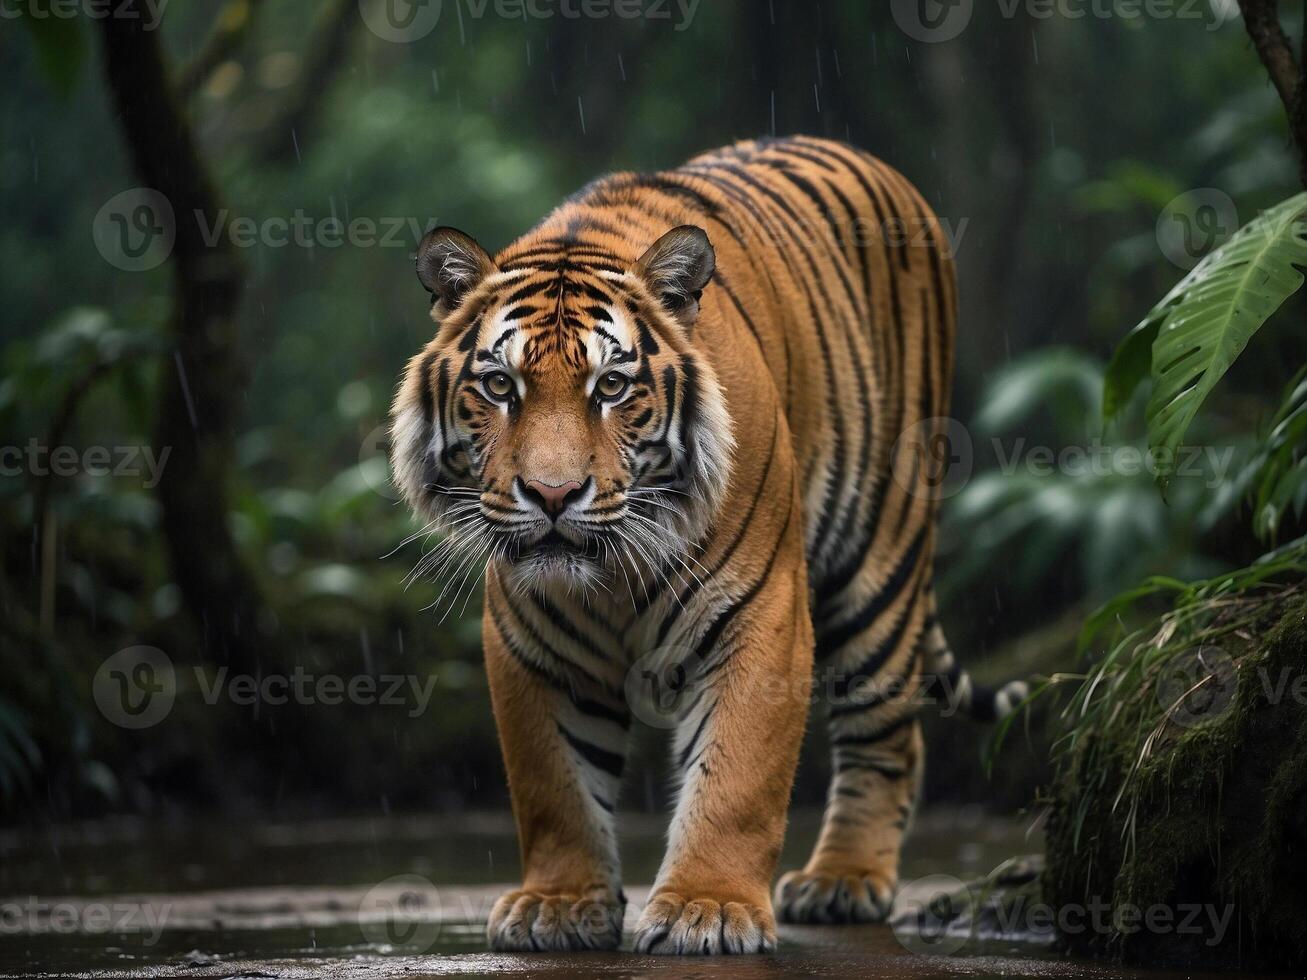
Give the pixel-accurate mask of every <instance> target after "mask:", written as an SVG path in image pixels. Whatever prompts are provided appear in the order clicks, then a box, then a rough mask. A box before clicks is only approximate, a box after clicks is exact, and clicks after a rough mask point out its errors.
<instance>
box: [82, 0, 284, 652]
mask: <svg viewBox="0 0 1307 980" xmlns="http://www.w3.org/2000/svg"><path fill="white" fill-rule="evenodd" d="M124 6H126V7H137V6H138V4H137V3H135V2H134V0H129V2H128V3H126V4H125V5H124ZM138 13H139V14H141V16H137V17H131V16H115V17H106V18H103V19H101V21H100V26H101V31H102V33H101V39H102V46H103V52H104V67H105V72H106V74H107V77H108V80H109V86H110V88H111V90H112V92H113V96H114V100H115V103H116V105H117V109H118V118H119V123H120V125H121V127H122V131H123V134H124V137H125V138H126V141H127V144H128V148H129V150H130V152H131V155H132V160H133V163H134V166H135V169H136V173H137V175H138V177H139V178H140V180H141V181H142V183H143V184H145V185H146V186H148V187H150V188H152V189H154V190H155V191H157V192H159V193H160V194H162V195H163V196H164V197H165V198H166V199H167V200H168V201H169V203H170V204H171V205H172V210H173V214H174V216H175V223H176V241H175V244H174V246H173V250H172V254H171V257H170V258H171V263H172V271H173V309H172V315H171V319H170V323H169V330H170V339H171V342H172V350H171V352H170V353H169V354H165V356H164V359H163V362H162V365H161V367H162V371H163V375H162V378H161V382H162V383H161V385H160V393H159V405H158V420H157V429H156V438H157V440H158V444H159V450H160V451H162V449H163V448H164V447H167V448H168V449H169V451H170V455H169V457H168V460H167V465H166V466H165V467H164V470H163V474H162V478H161V479H160V481H159V484H158V489H157V492H158V495H159V503H160V505H161V507H162V512H163V531H164V535H165V538H166V541H167V547H168V552H169V556H170V559H171V563H172V569H173V575H174V577H175V579H176V581H177V584H178V586H179V588H180V589H181V593H182V597H183V599H184V601H185V603H186V606H187V608H188V609H189V610H190V612H191V613H192V614H193V615H194V617H195V619H196V621H197V622H198V624H199V627H200V630H201V632H202V635H203V640H204V644H203V649H204V652H205V654H206V656H207V658H208V659H211V660H220V661H224V662H228V663H230V664H232V665H233V666H239V667H240V668H241V669H242V670H251V671H252V670H254V669H256V667H257V664H258V661H259V648H260V646H261V644H260V643H259V640H258V630H257V623H258V619H259V613H260V610H261V609H262V600H261V597H260V593H259V589H258V586H257V584H256V582H255V580H254V578H253V577H252V576H251V574H250V573H249V571H248V569H246V568H245V566H244V565H243V564H242V562H241V559H240V556H239V554H238V553H237V550H236V545H235V542H234V541H233V539H232V536H231V533H230V530H229V528H228V524H227V492H226V487H227V480H228V477H229V475H230V473H231V466H232V463H231V460H232V434H233V429H234V425H235V417H236V413H237V410H238V402H239V396H240V392H241V391H242V390H243V387H244V381H245V379H244V376H243V372H242V370H241V368H240V364H239V359H238V353H237V335H236V323H235V314H236V308H237V305H238V303H239V301H240V293H241V288H242V272H241V268H240V264H239V262H238V261H237V257H236V254H235V251H234V250H233V248H232V246H231V243H230V242H229V241H227V240H226V239H224V238H219V240H217V241H216V242H212V243H207V242H206V241H205V240H204V237H203V235H202V228H205V227H208V228H212V227H215V221H216V219H217V215H218V213H219V204H218V198H217V194H216V192H215V190H214V188H213V185H212V182H211V180H210V178H209V175H208V173H207V172H206V171H205V168H204V165H203V164H202V162H201V160H200V157H199V154H198V153H197V151H196V146H195V141H194V138H193V136H192V133H191V130H190V127H189V125H188V123H187V121H186V119H185V117H184V116H183V114H182V112H181V110H180V109H179V107H178V104H177V101H176V98H175V96H174V91H173V88H172V87H171V81H170V79H169V77H168V71H167V69H166V67H165V65H164V59H163V54H162V51H161V50H160V46H159V34H158V31H148V30H146V29H145V28H144V27H143V26H142V25H143V24H144V23H145V22H146V18H145V17H144V16H143V14H144V12H143V11H138ZM201 216H202V217H203V224H201V222H200V219H201Z"/></svg>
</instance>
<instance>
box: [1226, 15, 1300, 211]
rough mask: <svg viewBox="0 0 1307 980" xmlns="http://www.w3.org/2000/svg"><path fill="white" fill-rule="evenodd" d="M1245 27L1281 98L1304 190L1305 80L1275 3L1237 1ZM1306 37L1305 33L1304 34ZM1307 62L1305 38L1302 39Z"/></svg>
mask: <svg viewBox="0 0 1307 980" xmlns="http://www.w3.org/2000/svg"><path fill="white" fill-rule="evenodd" d="M1239 9H1240V10H1241V11H1242V12H1243V23H1244V27H1245V28H1247V30H1248V36H1249V37H1250V38H1251V39H1252V42H1253V47H1254V48H1256V49H1257V57H1258V58H1260V59H1261V62H1262V65H1263V66H1264V67H1265V68H1266V73H1267V74H1268V75H1269V76H1270V77H1271V84H1273V85H1274V86H1275V91H1276V92H1278V93H1279V95H1280V101H1281V102H1282V103H1283V104H1284V112H1285V115H1286V116H1287V117H1288V121H1289V135H1290V136H1291V137H1292V138H1293V144H1294V147H1295V148H1296V149H1297V150H1298V180H1299V182H1300V183H1301V184H1302V185H1303V187H1305V188H1307V79H1305V78H1304V73H1303V72H1302V71H1300V70H1299V66H1298V61H1297V60H1296V59H1295V58H1294V56H1293V48H1292V46H1291V45H1290V44H1289V38H1288V36H1287V35H1286V34H1285V33H1284V28H1283V26H1281V24H1280V12H1279V9H1278V5H1277V2H1276V0H1239ZM1304 33H1305V35H1307V32H1304ZM1303 44H1304V53H1303V56H1304V60H1307V36H1304V40H1303Z"/></svg>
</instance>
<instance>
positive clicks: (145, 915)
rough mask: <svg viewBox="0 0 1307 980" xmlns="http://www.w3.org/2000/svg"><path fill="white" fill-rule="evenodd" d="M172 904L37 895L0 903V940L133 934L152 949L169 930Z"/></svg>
mask: <svg viewBox="0 0 1307 980" xmlns="http://www.w3.org/2000/svg"><path fill="white" fill-rule="evenodd" d="M172 914H173V904H172V903H171V902H164V903H162V904H159V905H155V904H150V903H140V902H129V901H104V902H101V901H86V902H83V901H78V900H68V901H51V900H49V899H43V898H40V897H38V896H36V895H30V896H27V897H26V898H21V899H19V898H13V899H8V900H6V901H4V902H0V936H72V935H82V936H105V935H109V934H117V935H122V934H127V933H130V934H136V935H139V936H140V937H141V943H142V945H145V946H154V945H156V944H157V943H158V942H159V939H160V938H161V937H162V936H163V931H164V929H166V928H167V927H168V919H169V917H170V916H171V915H172Z"/></svg>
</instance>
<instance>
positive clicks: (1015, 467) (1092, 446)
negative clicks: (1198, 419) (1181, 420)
mask: <svg viewBox="0 0 1307 980" xmlns="http://www.w3.org/2000/svg"><path fill="white" fill-rule="evenodd" d="M989 449H990V451H991V452H992V454H993V456H994V459H995V461H996V463H997V469H998V472H999V473H1001V474H1002V475H1003V476H1006V477H1012V476H1016V475H1018V474H1024V475H1027V476H1033V477H1051V476H1054V475H1062V476H1067V477H1072V478H1081V479H1084V478H1091V477H1096V478H1102V477H1107V476H1121V477H1135V476H1142V475H1145V474H1147V475H1148V476H1151V477H1156V476H1157V475H1158V474H1159V473H1167V474H1168V475H1170V476H1171V477H1173V478H1176V479H1190V480H1202V481H1203V486H1205V487H1206V488H1207V489H1209V490H1210V489H1216V488H1217V487H1219V486H1222V485H1223V484H1224V483H1225V480H1226V475H1227V474H1228V473H1229V472H1230V468H1231V467H1232V466H1233V465H1234V461H1235V447H1233V446H1178V447H1176V448H1174V449H1170V448H1165V447H1158V448H1149V449H1146V448H1141V447H1139V446H1135V445H1131V444H1124V445H1111V444H1108V443H1105V442H1103V441H1102V440H1101V439H1098V438H1095V439H1092V440H1090V441H1089V442H1088V444H1086V445H1074V446H1062V447H1060V448H1057V449H1054V448H1053V447H1052V446H1045V445H1040V444H1038V443H1031V442H1029V441H1028V440H1027V439H1025V438H1024V437H1018V438H1016V439H1014V440H1011V441H1010V442H1005V441H1004V440H1003V439H1001V438H999V437H993V438H991V439H990V440H989ZM975 456H976V445H975V443H974V442H973V441H972V438H971V433H970V432H969V431H968V430H967V428H966V426H964V425H963V424H962V423H961V422H959V421H958V420H957V419H951V418H930V419H923V420H922V421H920V422H916V423H913V424H912V425H910V426H909V427H908V428H906V429H905V430H903V432H902V433H901V434H900V435H899V437H898V439H897V440H896V441H895V443H894V447H893V449H892V451H891V454H890V475H891V476H892V477H893V479H894V482H895V483H897V484H898V485H899V487H901V488H902V489H903V490H905V491H907V492H908V493H910V494H912V495H913V496H915V497H925V498H927V499H930V500H943V499H945V498H947V497H951V496H953V495H954V494H957V493H959V492H960V491H961V490H962V489H963V488H964V487H965V486H966V485H967V483H968V481H969V480H970V478H971V475H972V472H973V470H974V468H975Z"/></svg>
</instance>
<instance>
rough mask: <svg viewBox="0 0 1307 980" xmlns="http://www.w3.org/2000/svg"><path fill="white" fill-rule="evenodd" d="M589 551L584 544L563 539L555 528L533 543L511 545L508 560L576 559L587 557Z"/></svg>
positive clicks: (524, 542) (523, 542) (522, 542)
mask: <svg viewBox="0 0 1307 980" xmlns="http://www.w3.org/2000/svg"><path fill="white" fill-rule="evenodd" d="M589 550H590V549H589V548H588V547H587V546H586V544H585V543H584V542H581V541H573V540H571V539H570V538H568V537H565V536H564V535H563V534H562V532H560V531H559V530H558V529H557V528H550V529H549V530H548V531H547V532H545V534H543V535H542V536H540V537H538V538H536V539H535V540H534V541H520V542H517V543H515V544H514V545H513V547H512V549H511V551H510V552H509V558H510V559H512V560H513V561H521V560H523V559H527V558H540V559H546V560H547V559H551V558H553V559H577V558H586V557H589V556H588V555H587V552H588V551H589Z"/></svg>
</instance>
